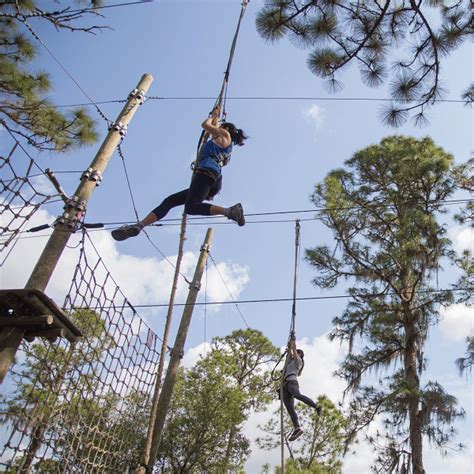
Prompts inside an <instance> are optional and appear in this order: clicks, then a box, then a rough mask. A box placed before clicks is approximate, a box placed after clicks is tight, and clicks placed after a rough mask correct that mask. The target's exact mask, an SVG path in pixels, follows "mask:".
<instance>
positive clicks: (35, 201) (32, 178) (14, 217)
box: [0, 141, 59, 266]
mask: <svg viewBox="0 0 474 474" xmlns="http://www.w3.org/2000/svg"><path fill="white" fill-rule="evenodd" d="M18 150H21V146H20V144H19V142H18V141H16V142H15V144H14V145H13V146H12V148H11V150H10V152H9V153H8V154H6V156H2V155H0V176H1V177H2V179H1V180H0V216H1V217H0V266H2V265H3V264H4V263H5V261H6V259H7V258H8V256H9V255H10V253H11V251H12V250H13V248H14V246H15V244H16V242H17V241H18V236H19V234H20V232H21V231H22V229H23V228H24V226H25V225H26V223H27V222H28V221H29V220H30V219H31V218H32V216H33V215H34V214H35V213H36V211H38V209H39V208H40V207H41V206H42V205H44V204H46V203H47V202H48V201H51V200H55V199H58V197H59V195H58V193H57V192H53V194H49V191H51V190H52V186H51V185H50V184H49V182H47V181H46V180H47V178H46V177H45V175H44V173H43V171H42V170H41V168H40V167H39V166H38V165H37V163H36V162H35V160H34V159H33V158H31V157H30V156H28V155H26V154H25V153H18ZM53 191H54V190H53Z"/></svg>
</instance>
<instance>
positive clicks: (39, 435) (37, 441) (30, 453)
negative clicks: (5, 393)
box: [20, 416, 46, 474]
mask: <svg viewBox="0 0 474 474" xmlns="http://www.w3.org/2000/svg"><path fill="white" fill-rule="evenodd" d="M45 429H46V426H45V424H44V423H43V416H41V419H40V420H38V422H37V424H36V426H35V428H34V430H33V433H32V435H31V440H30V443H29V445H28V449H27V451H26V454H25V459H24V461H23V463H22V466H21V468H20V473H21V474H28V473H29V472H30V470H31V465H32V464H33V460H34V458H35V455H36V452H37V451H38V449H39V447H40V446H41V443H42V442H43V434H44V432H45Z"/></svg>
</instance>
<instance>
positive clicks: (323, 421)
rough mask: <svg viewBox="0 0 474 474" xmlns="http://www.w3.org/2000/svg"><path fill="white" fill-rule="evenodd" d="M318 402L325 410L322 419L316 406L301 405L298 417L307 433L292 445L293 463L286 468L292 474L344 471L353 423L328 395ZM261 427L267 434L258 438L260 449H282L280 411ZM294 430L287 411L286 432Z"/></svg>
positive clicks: (285, 416)
mask: <svg viewBox="0 0 474 474" xmlns="http://www.w3.org/2000/svg"><path fill="white" fill-rule="evenodd" d="M317 403H318V405H319V406H320V407H321V408H322V412H321V415H319V416H318V414H317V412H316V411H315V410H314V408H312V407H309V406H307V405H303V404H300V405H299V406H298V416H299V418H300V422H301V426H302V427H303V429H304V432H303V435H302V436H301V437H300V438H299V439H298V440H297V441H296V442H295V443H292V444H291V450H290V453H291V457H292V462H290V463H288V466H285V467H287V468H288V469H290V471H288V472H308V473H339V472H341V466H342V458H343V456H344V455H345V453H346V451H347V448H348V446H349V445H350V443H351V442H352V435H351V433H350V430H349V426H350V424H349V420H348V419H347V418H346V417H345V416H344V415H343V414H342V412H341V411H340V410H339V409H338V408H337V407H336V406H335V405H334V404H333V403H332V402H331V401H330V400H329V398H327V397H326V396H325V395H321V396H320V397H319V398H318V401H317ZM260 428H261V429H262V430H263V431H264V432H265V433H266V434H265V436H263V437H260V438H258V439H257V444H258V446H259V447H260V448H261V449H265V450H272V449H275V448H276V447H278V446H279V445H280V409H278V410H276V411H275V412H274V416H273V418H272V419H271V420H270V421H269V422H267V423H266V425H265V426H263V427H260ZM292 429H293V425H292V423H291V420H290V417H289V416H288V414H287V413H286V411H285V412H284V430H285V433H291V431H292ZM291 469H293V471H291ZM295 469H296V471H295ZM298 469H299V471H298ZM275 472H279V471H278V470H276V471H275Z"/></svg>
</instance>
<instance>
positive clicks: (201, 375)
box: [162, 329, 279, 471]
mask: <svg viewBox="0 0 474 474" xmlns="http://www.w3.org/2000/svg"><path fill="white" fill-rule="evenodd" d="M278 356H279V351H278V349H277V348H276V347H275V346H274V345H273V344H272V343H271V342H270V341H269V340H268V338H266V337H265V336H264V335H263V334H262V333H261V332H260V331H257V330H254V329H245V330H236V331H233V332H232V333H231V334H230V335H229V336H226V337H216V338H214V339H213V341H212V349H211V351H210V352H209V353H208V354H207V355H206V357H205V358H204V359H202V360H200V361H199V362H198V363H197V364H196V366H195V368H194V369H193V370H191V371H189V372H188V371H184V372H183V380H184V381H183V380H182V381H181V382H180V385H179V388H178V390H177V389H175V392H174V395H173V396H174V398H173V402H172V407H173V408H172V410H173V412H176V411H178V412H179V414H178V415H176V416H172V417H171V418H172V420H171V421H170V422H169V423H170V425H169V426H168V427H167V429H166V434H165V437H166V439H167V440H168V441H165V442H167V443H168V445H169V451H168V450H167V448H163V449H164V454H163V458H164V459H166V462H167V463H168V464H170V466H172V467H173V468H174V469H177V468H178V466H180V467H183V466H184V465H186V466H188V467H187V468H189V466H190V465H191V464H192V465H193V466H199V467H200V468H202V469H211V470H212V469H217V470H220V471H226V470H229V469H237V468H239V467H241V466H242V464H243V460H244V457H245V456H246V455H247V453H248V449H249V443H248V440H247V439H246V438H245V436H243V434H242V432H241V430H242V425H243V423H244V422H245V421H246V420H247V418H248V416H249V414H250V413H251V411H253V410H262V409H264V408H265V407H266V405H267V404H268V402H269V401H271V399H272V394H271V388H270V375H269V370H268V363H269V362H274V361H275V360H277V358H278ZM186 397H191V398H193V402H192V403H189V401H186ZM175 404H177V405H176V406H175ZM216 417H217V421H215V418H216ZM211 425H212V426H211ZM191 426H192V427H191ZM173 430H175V431H173ZM184 433H187V435H184ZM182 436H185V437H184V438H183V440H181V437H182ZM176 443H178V444H179V446H180V448H179V449H176ZM182 443H183V444H182ZM162 444H163V443H162ZM181 445H182V447H181ZM196 446H199V449H198V448H197V447H196ZM206 459H207V461H206ZM184 460H186V464H184V463H185V461H184ZM180 463H181V464H180ZM206 463H207V464H206Z"/></svg>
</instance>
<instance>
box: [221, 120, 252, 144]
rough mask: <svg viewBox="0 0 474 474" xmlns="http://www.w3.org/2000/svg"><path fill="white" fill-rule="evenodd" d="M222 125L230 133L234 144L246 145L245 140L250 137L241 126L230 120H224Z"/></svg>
mask: <svg viewBox="0 0 474 474" xmlns="http://www.w3.org/2000/svg"><path fill="white" fill-rule="evenodd" d="M221 127H222V128H224V129H225V130H227V131H228V132H229V133H230V137H231V139H232V143H233V144H234V145H237V146H242V145H244V141H245V140H246V139H247V138H248V136H247V135H246V134H245V132H244V131H243V130H242V129H241V128H237V127H236V126H235V125H234V124H233V123H230V122H224V123H223V124H222V125H221Z"/></svg>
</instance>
